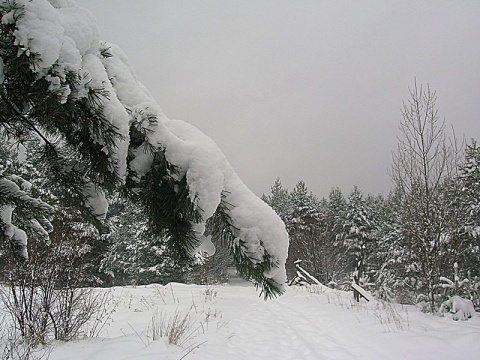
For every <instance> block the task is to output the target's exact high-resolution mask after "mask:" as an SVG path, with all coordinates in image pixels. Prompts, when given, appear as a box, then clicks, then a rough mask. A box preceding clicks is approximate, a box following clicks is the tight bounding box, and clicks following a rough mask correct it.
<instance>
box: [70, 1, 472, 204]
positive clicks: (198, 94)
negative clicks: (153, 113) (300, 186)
mask: <svg viewBox="0 0 480 360" xmlns="http://www.w3.org/2000/svg"><path fill="white" fill-rule="evenodd" d="M77 2H78V3H79V5H81V6H84V7H86V8H88V9H90V10H91V11H92V12H93V14H94V15H95V16H96V18H97V19H98V22H99V28H100V35H101V38H102V39H103V40H106V41H109V42H113V43H116V44H118V45H119V46H120V47H121V48H122V49H123V50H124V51H125V52H126V53H127V55H128V56H129V58H130V61H131V63H132V65H133V67H134V69H135V71H136V73H137V76H138V78H139V80H140V81H141V82H143V83H144V84H145V86H146V87H147V88H148V89H149V91H150V92H151V93H152V95H153V96H154V97H155V98H156V99H157V101H158V102H159V104H160V106H161V107H162V108H163V110H164V112H165V114H166V115H167V116H168V117H170V118H173V119H182V120H186V121H188V122H190V123H191V124H193V125H195V126H196V127H198V128H199V129H200V130H202V131H203V132H204V133H206V134H207V135H209V136H210V137H211V138H213V139H214V140H215V141H216V142H217V144H218V145H219V146H220V148H221V149H222V150H223V152H224V153H225V155H226V156H227V158H228V159H229V161H230V162H231V164H232V165H233V167H234V168H235V170H236V171H237V173H238V174H239V175H240V177H241V178H242V179H243V181H244V182H245V183H246V184H247V185H248V186H249V187H250V188H251V189H252V190H253V191H254V192H255V193H256V194H257V195H262V194H263V193H269V191H270V187H271V185H272V184H273V182H274V181H275V179H276V178H277V177H280V179H281V180H282V182H283V184H284V186H285V187H287V188H289V189H290V190H291V189H292V188H293V187H294V186H295V184H296V183H297V182H298V181H299V180H304V181H305V182H306V184H307V186H308V188H309V189H310V190H312V191H313V192H314V193H315V194H316V195H318V196H319V197H322V196H327V195H328V192H329V191H330V189H331V188H332V187H336V186H338V187H340V188H341V189H342V190H343V191H344V192H345V193H349V192H350V191H351V190H352V188H353V186H354V185H355V184H356V185H357V186H358V187H359V188H360V189H361V190H363V191H364V192H365V193H372V194H377V193H381V192H383V193H385V194H386V193H387V192H388V190H389V189H390V188H391V183H390V178H389V176H388V171H387V170H388V168H389V167H390V163H391V152H392V151H393V150H395V148H396V143H397V140H396V136H397V135H399V133H398V123H399V121H400V119H401V112H400V107H401V106H402V101H403V100H407V99H408V87H409V86H412V85H413V82H414V77H416V78H417V82H418V83H423V84H426V83H428V84H430V87H431V88H432V89H433V90H436V91H437V97H438V101H437V107H438V110H439V113H440V115H441V116H442V117H445V119H446V122H447V123H449V124H453V126H454V128H455V131H456V133H457V135H465V137H466V138H467V139H471V138H475V139H478V140H479V141H480V1H478V0H472V1H466V0H465V1H462V0H456V1H454V0H451V1H441V0H432V1H418V0H415V1H406V0H402V1H357V0H352V1H338V0H332V1H320V0H317V1H306V0H305V1H300V0H299V1H295V0H270V1H263V0H250V1H239V0H228V1H227V0H216V1H215V0H208V1H205V0H191V1H184V0H175V1H174V0H171V1H160V0H136V1H131V0H77Z"/></svg>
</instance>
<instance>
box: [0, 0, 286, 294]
mask: <svg viewBox="0 0 480 360" xmlns="http://www.w3.org/2000/svg"><path fill="white" fill-rule="evenodd" d="M62 6H63V5H61V4H56V5H55V6H52V4H50V3H47V2H38V3H36V4H33V3H30V2H24V1H15V0H5V1H2V2H1V4H0V16H1V18H2V21H1V22H0V55H1V60H0V80H1V89H0V138H1V139H2V144H6V143H8V144H16V145H20V146H27V144H28V143H29V142H32V141H34V142H35V144H36V145H35V146H36V151H38V153H39V156H40V159H41V163H42V164H41V167H42V176H43V179H44V181H45V186H47V187H48V188H51V189H53V188H54V189H56V190H57V191H58V192H57V194H58V195H57V196H58V198H59V199H60V200H61V203H62V204H63V205H62V206H67V207H69V208H75V209H76V210H75V211H78V212H79V215H80V216H81V218H82V219H84V220H85V221H87V222H88V223H90V224H93V225H94V226H95V227H96V228H97V230H98V231H99V233H100V234H104V233H108V232H110V231H111V229H108V228H107V227H106V225H105V222H104V220H105V217H106V215H107V208H108V204H107V200H106V197H107V196H111V195H116V194H121V196H122V197H124V198H128V199H129V201H131V202H132V203H134V204H135V206H139V207H140V209H141V212H142V214H144V216H145V217H146V219H147V221H146V222H147V225H148V228H149V230H148V234H149V235H148V237H150V238H151V239H155V240H152V242H150V243H149V245H147V247H148V246H151V245H152V244H157V242H161V244H162V246H160V247H161V248H162V251H161V252H162V253H163V252H164V250H165V249H166V248H168V249H170V250H172V254H171V255H172V257H174V258H175V261H177V262H178V263H179V264H183V263H184V262H186V263H188V262H190V261H191V260H192V259H193V256H194V253H195V251H196V249H197V247H198V245H199V244H200V242H201V240H202V239H203V238H204V237H203V234H202V233H200V232H201V229H202V227H203V226H204V222H205V221H206V220H207V219H206V218H204V217H209V216H210V214H211V213H213V210H214V209H213V210H212V211H211V212H210V213H208V214H207V215H205V212H204V210H205V209H202V208H201V207H200V206H199V199H198V198H197V196H198V193H192V191H191V189H190V185H189V181H190V180H189V178H188V170H189V168H188V166H189V165H188V164H184V162H183V163H182V161H180V162H181V166H183V167H182V168H181V169H180V168H179V167H177V165H178V164H173V163H172V162H171V160H167V156H166V154H167V152H168V150H169V149H168V148H167V147H166V146H167V145H166V144H163V143H162V140H161V139H165V138H168V136H167V137H162V136H163V134H161V132H162V131H164V132H165V133H167V132H168V131H169V130H168V129H167V127H166V126H165V122H166V121H165V119H163V122H162V123H160V121H159V118H158V117H159V116H164V115H163V114H161V110H160V109H159V107H157V105H156V104H153V103H149V101H153V99H151V98H150V96H149V95H148V94H147V92H146V91H144V88H143V87H142V86H141V84H139V83H138V82H137V80H136V79H135V76H134V74H133V71H131V69H129V68H128V64H127V63H126V60H125V56H124V54H123V53H122V52H121V50H120V49H118V48H117V47H115V46H114V45H111V46H110V45H109V44H107V43H98V39H96V38H95V39H96V40H92V41H93V42H94V44H93V45H92V44H90V46H91V48H85V49H83V48H82V49H80V47H79V45H78V44H74V45H72V44H70V43H68V44H67V43H65V41H66V40H65V39H64V38H62V36H63V37H65V36H66V35H65V34H59V35H58V34H57V35H58V36H59V38H58V39H55V40H59V39H60V40H61V41H59V46H60V47H61V51H64V52H63V53H62V52H61V51H60V52H57V54H56V55H55V56H57V58H56V60H52V61H51V63H48V61H47V60H46V59H45V57H46V56H47V55H45V53H46V54H50V55H51V54H52V53H53V52H51V51H50V50H51V49H49V48H48V46H46V47H43V48H42V49H44V50H45V53H42V51H43V50H42V49H40V50H39V52H35V50H34V45H32V44H34V42H32V41H34V40H35V41H36V40H37V39H32V38H31V36H30V37H28V38H23V40H19V36H21V32H20V31H19V28H20V25H21V26H24V25H25V22H24V20H25V21H27V22H28V20H29V18H28V17H29V16H30V17H31V16H34V17H35V16H40V17H41V16H45V15H46V14H47V13H48V14H47V15H48V16H47V18H48V17H49V16H50V15H52V18H54V17H55V16H54V15H57V13H55V11H57V9H58V8H62ZM36 11H38V12H39V13H38V14H36V13H35V12H36ZM32 14H33V15H32ZM82 14H83V13H82V12H78V14H77V13H76V14H75V16H76V17H75V21H78V22H79V23H78V24H76V25H78V26H80V27H81V26H84V25H85V27H88V26H89V25H91V23H90V22H89V21H88V20H89V19H83V18H81V16H82ZM27 15H28V16H27ZM83 20H85V23H83V22H82V21H83ZM48 21H49V20H45V21H43V20H42V24H47V25H51V24H50V23H48ZM59 22H61V21H59ZM47 25H45V26H47ZM57 25H58V24H57V23H55V24H54V26H57ZM70 25H71V24H70V23H67V25H65V24H64V23H62V24H61V26H66V27H68V26H70ZM22 29H23V30H25V27H24V28H22ZM65 29H66V30H65V31H64V33H67V32H69V31H70V30H71V31H72V33H74V32H76V31H77V30H78V29H69V28H68V29H67V28H65ZM28 30H31V29H30V28H28ZM90 30H92V29H87V31H90ZM92 31H93V30H92ZM40 35H43V34H39V40H38V41H41V39H44V38H45V37H42V36H40ZM71 35H72V34H70V33H68V36H71ZM81 35H82V36H83V35H84V34H81ZM73 37H74V36H73ZM62 39H63V40H62ZM70 40H72V39H69V41H70ZM73 40H74V42H75V39H73ZM38 41H37V45H38ZM95 41H97V43H95ZM67 42H68V41H67ZM75 45H76V46H77V48H75V49H74V50H72V46H73V47H75ZM69 46H70V47H69ZM37 48H38V47H37ZM65 52H66V53H65ZM66 54H67V55H68V56H71V57H72V58H75V61H77V63H75V64H72V63H71V62H70V60H71V59H70V58H68V56H67V58H68V59H65V55H66ZM75 61H73V62H75ZM130 75H131V77H129V76H130ZM123 86H126V87H129V86H130V88H129V90H132V89H134V90H135V91H137V92H139V93H140V92H143V93H142V94H132V92H131V93H128V94H126V92H125V91H124V90H125V89H124V88H123ZM135 91H133V93H134V92H135ZM152 109H154V110H152ZM165 118H166V117H165ZM167 120H168V119H167ZM127 125H128V126H127ZM160 125H161V126H160ZM173 136H174V135H172V137H173ZM168 139H169V138H168ZM177 140H183V139H180V138H178V139H177ZM166 142H167V143H168V144H170V145H168V146H171V147H172V146H178V148H175V149H174V150H179V149H180V150H181V151H184V152H187V149H186V146H189V145H190V144H187V145H186V146H185V144H183V143H182V144H180V145H178V144H176V143H175V145H171V141H170V142H168V141H166ZM185 143H187V142H186V141H185ZM202 144H203V143H202ZM205 144H207V142H205ZM208 145H210V143H208ZM181 146H184V147H185V148H182V147H181ZM170 150H172V149H171V148H170ZM2 151H3V150H2ZM188 151H192V150H191V149H188ZM5 154H6V153H5ZM9 154H10V153H9ZM215 155H218V154H215ZM222 156H223V155H222ZM8 157H10V155H8ZM138 158H141V159H142V160H144V162H143V163H142V164H141V166H140V165H139V164H138V161H137V163H136V164H135V165H134V164H133V163H135V161H136V160H138ZM222 159H223V157H222ZM206 160H209V159H206ZM223 160H224V159H223ZM225 163H226V162H225ZM145 164H148V166H147V168H146V169H145V168H144V167H145V166H144V165H145ZM222 165H224V164H223V163H222ZM227 165H228V164H227ZM227 165H225V167H226V168H227V170H224V171H225V173H228V176H230V172H229V171H230V168H228V166H229V165H228V166H227ZM222 175H223V176H225V177H227V175H226V174H222ZM25 184H26V182H24V181H23V179H22V178H21V177H19V176H18V175H16V174H15V173H14V172H12V171H10V170H9V169H7V168H5V170H2V171H1V172H0V214H1V215H2V216H0V241H1V242H2V243H5V242H8V243H10V244H11V246H15V247H17V254H19V255H21V256H23V257H24V258H26V257H27V252H26V239H27V232H28V229H29V228H32V226H31V223H32V222H35V226H33V228H35V229H37V230H38V231H41V232H42V233H44V234H48V231H49V230H50V229H49V227H48V222H47V220H46V219H47V218H48V217H50V216H51V215H52V214H53V207H52V206H51V205H49V204H47V202H45V201H42V200H39V199H38V198H37V197H35V196H31V195H30V194H28V193H27V192H26V190H24V189H22V186H24V185H25ZM237 185H239V184H238V183H237V182H235V181H231V185H230V186H237ZM241 185H243V184H241ZM207 188H208V189H210V188H209V187H207ZM237 188H238V189H240V190H239V191H240V192H242V195H244V196H240V197H238V196H237V197H236V199H237V201H238V202H239V203H235V204H227V202H226V200H225V199H223V200H222V203H221V204H220V206H218V209H217V211H216V213H215V216H214V217H215V218H216V220H214V221H211V223H212V224H214V225H213V226H219V227H218V228H216V229H214V231H213V232H214V233H215V234H220V235H221V237H222V239H225V240H226V242H227V243H228V244H229V246H231V248H232V251H233V253H234V259H235V261H236V264H237V267H238V269H239V272H240V274H242V275H244V276H245V277H246V278H248V279H253V280H254V282H255V283H256V284H257V286H259V287H262V290H263V291H264V293H265V294H266V296H271V295H275V294H279V293H281V291H282V290H281V289H282V287H283V284H281V283H280V282H281V280H280V281H279V282H276V280H273V279H271V278H268V277H267V275H270V276H273V277H275V276H277V275H276V272H275V271H273V270H274V269H276V268H280V272H282V267H283V264H282V263H281V262H282V261H283V260H284V259H283V260H282V259H280V258H278V256H279V255H281V254H282V251H281V250H279V251H277V249H275V248H274V246H275V245H273V246H272V242H274V240H273V239H269V241H268V245H269V247H268V246H266V245H267V244H266V243H263V242H262V239H260V242H261V244H260V246H259V247H258V248H256V249H252V245H251V244H249V243H248V239H246V238H245V234H244V232H242V231H243V229H242V231H238V229H237V228H236V227H235V225H234V224H233V221H232V217H231V216H230V212H231V210H232V208H234V207H236V206H242V205H245V204H243V203H242V202H248V201H252V202H253V203H255V204H257V203H256V202H255V201H256V200H257V199H256V198H254V197H250V196H249V195H250V193H249V191H247V190H248V189H247V190H245V189H246V188H244V187H242V186H237ZM237 188H236V189H237ZM224 190H225V189H224ZM215 191H217V190H215ZM220 191H221V190H218V191H217V192H218V196H220ZM226 191H228V189H227V190H226ZM247 192H248V194H247V195H248V196H247V195H245V193H247ZM214 195H216V194H214ZM202 196H204V197H205V194H203V193H202ZM231 202H232V201H231ZM259 203H260V204H261V202H259ZM262 205H263V204H262ZM215 206H216V205H215ZM262 209H263V210H265V209H264V208H263V207H262ZM276 219H277V218H276V217H274V218H272V221H273V222H274V223H276ZM279 224H281V223H279ZM280 230H282V231H283V229H280ZM269 234H270V233H269ZM283 237H284V238H283V239H282V240H281V241H282V242H283V243H285V244H284V245H280V247H282V246H285V247H286V246H287V244H286V242H287V237H286V234H284V236H283ZM45 238H46V235H45ZM279 241H280V240H279ZM163 244H165V245H163ZM264 245H265V246H264ZM153 246H157V245H153ZM163 246H165V248H163ZM160 247H159V248H160ZM256 252H260V253H262V254H263V255H259V254H256ZM282 278H284V275H283V274H280V275H278V279H282Z"/></svg>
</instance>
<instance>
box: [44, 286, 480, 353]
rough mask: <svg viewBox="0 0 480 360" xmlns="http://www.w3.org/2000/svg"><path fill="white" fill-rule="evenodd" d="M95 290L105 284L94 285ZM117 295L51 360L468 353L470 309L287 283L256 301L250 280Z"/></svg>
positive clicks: (476, 346)
mask: <svg viewBox="0 0 480 360" xmlns="http://www.w3.org/2000/svg"><path fill="white" fill-rule="evenodd" d="M98 291H106V290H105V289H101V290H98ZM114 298H115V300H116V301H117V302H118V306H117V308H116V312H115V313H114V314H113V317H112V321H111V322H110V325H109V326H107V327H105V328H104V329H103V330H102V332H101V334H100V337H99V338H87V339H85V340H80V341H76V342H68V343H57V344H56V345H57V346H56V347H55V348H54V349H53V351H52V353H51V356H50V360H80V359H85V360H86V359H89V360H104V359H118V360H120V359H125V360H126V359H142V360H149V359H152V360H153V359H155V360H156V359H164V360H169V359H171V360H173V359H175V360H178V359H181V358H182V356H185V359H187V360H212V359H222V360H260V359H261V360H265V359H275V360H298V359H306V360H318V359H322V360H362V359H363V360H376V359H378V360H380V359H381V360H405V359H422V360H451V359H462V360H474V359H478V354H479V353H480V342H479V341H478V335H479V334H480V319H479V318H478V316H475V317H474V318H472V319H470V320H468V321H462V322H457V321H453V320H452V318H451V316H450V315H448V316H446V317H439V316H434V315H429V314H424V313H422V312H420V311H419V310H418V309H417V308H415V307H413V306H400V305H396V306H393V305H391V304H385V303H381V302H376V301H374V302H369V303H366V302H364V301H362V302H360V304H357V303H356V302H355V301H354V299H353V296H352V292H349V293H344V292H339V291H335V290H331V289H326V288H319V287H310V288H301V287H291V288H290V287H289V288H288V289H287V291H286V293H285V294H284V295H283V296H282V297H279V298H277V299H275V300H269V301H264V300H262V299H260V298H258V297H257V294H256V292H255V289H254V288H253V287H248V286H229V285H225V286H215V287H213V286H197V285H183V284H171V285H167V286H159V285H150V286H146V287H137V288H131V287H125V288H114ZM175 312H177V313H180V314H182V315H184V314H189V319H190V323H191V326H190V328H189V331H188V334H186V336H184V337H182V338H181V342H182V346H178V345H173V344H169V343H168V339H167V338H165V337H162V338H160V339H157V340H155V341H154V340H153V339H152V319H154V316H156V318H157V319H158V318H159V317H160V316H159V315H160V314H161V315H162V316H163V318H164V319H165V321H166V322H168V320H169V319H171V318H172V317H173V316H174V314H175Z"/></svg>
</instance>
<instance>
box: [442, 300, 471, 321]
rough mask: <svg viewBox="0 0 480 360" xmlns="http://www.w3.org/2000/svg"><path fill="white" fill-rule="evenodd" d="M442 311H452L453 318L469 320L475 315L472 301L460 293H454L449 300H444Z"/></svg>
mask: <svg viewBox="0 0 480 360" xmlns="http://www.w3.org/2000/svg"><path fill="white" fill-rule="evenodd" d="M440 312H441V313H444V312H450V313H452V314H453V316H452V317H453V320H468V319H470V318H471V317H472V316H474V315H475V309H474V307H473V304H472V302H471V301H470V300H468V299H463V298H461V297H460V296H458V295H454V296H452V297H451V298H450V299H448V300H447V301H444V302H443V303H442V306H441V307H440Z"/></svg>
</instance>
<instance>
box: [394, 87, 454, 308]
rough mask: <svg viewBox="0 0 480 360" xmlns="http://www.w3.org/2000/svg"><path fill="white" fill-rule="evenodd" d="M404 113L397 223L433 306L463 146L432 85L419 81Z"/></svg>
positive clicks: (396, 180)
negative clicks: (449, 193) (449, 128)
mask: <svg viewBox="0 0 480 360" xmlns="http://www.w3.org/2000/svg"><path fill="white" fill-rule="evenodd" d="M402 116H403V120H402V121H401V123H400V126H399V128H400V130H401V133H402V136H401V137H399V139H398V140H399V143H398V149H397V152H396V153H395V154H393V165H392V168H391V177H392V180H393V182H394V185H395V186H396V189H397V191H399V194H400V196H401V207H400V212H399V214H398V223H399V226H400V228H401V229H402V230H401V234H402V239H401V241H402V242H404V245H405V248H406V249H407V251H408V252H409V256H412V259H413V260H414V261H415V262H416V264H415V265H417V271H418V277H419V278H420V280H421V281H422V282H423V285H424V290H425V291H426V292H427V293H428V294H429V304H430V310H431V311H433V310H434V306H435V304H434V296H433V293H434V292H433V291H434V288H435V285H436V283H437V282H438V277H439V267H440V258H439V257H440V256H441V254H442V253H443V251H444V249H445V247H446V246H448V244H449V242H450V241H451V238H450V236H449V234H450V233H451V225H452V224H450V222H449V220H448V201H446V200H445V187H446V184H447V182H448V181H449V180H450V179H451V178H452V177H453V176H454V175H455V173H456V171H457V164H458V160H459V157H460V156H461V151H459V150H458V147H457V146H456V140H455V137H454V136H452V137H448V136H447V134H446V127H445V121H444V120H441V119H440V118H439V116H438V111H437V109H436V93H435V91H432V90H431V89H430V87H429V86H428V85H427V86H426V87H425V88H424V87H423V86H421V85H420V86H418V85H417V83H416V81H415V85H414V87H413V88H412V89H410V99H409V101H408V102H406V103H404V104H403V108H402Z"/></svg>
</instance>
